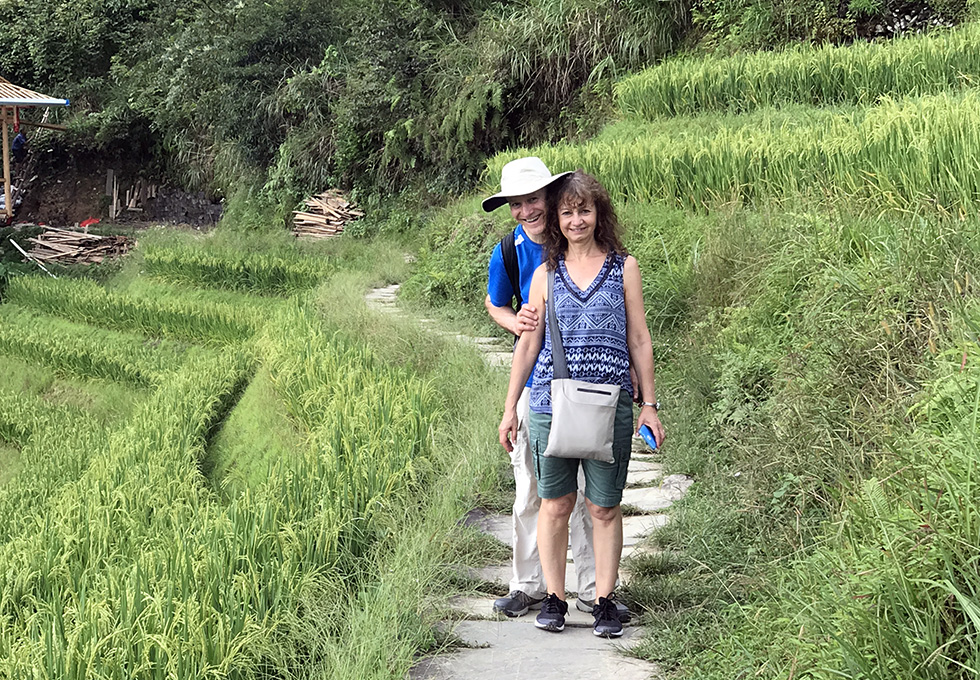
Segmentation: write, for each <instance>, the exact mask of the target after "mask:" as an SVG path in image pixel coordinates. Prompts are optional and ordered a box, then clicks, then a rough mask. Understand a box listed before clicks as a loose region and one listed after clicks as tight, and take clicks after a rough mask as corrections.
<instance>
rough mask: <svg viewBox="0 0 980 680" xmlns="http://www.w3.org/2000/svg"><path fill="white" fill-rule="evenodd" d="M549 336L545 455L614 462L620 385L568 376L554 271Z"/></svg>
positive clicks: (550, 274) (549, 298)
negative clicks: (551, 367)
mask: <svg viewBox="0 0 980 680" xmlns="http://www.w3.org/2000/svg"><path fill="white" fill-rule="evenodd" d="M546 302H547V306H548V333H549V334H550V335H551V355H552V362H553V364H554V375H553V376H552V379H551V409H552V416H551V433H550V434H549V435H548V447H547V448H546V449H545V452H544V455H546V456H550V457H553V458H589V459H592V460H601V461H605V462H607V463H612V462H613V461H614V460H615V459H614V458H613V450H612V445H613V424H614V423H615V421H616V407H617V405H618V404H619V390H620V387H619V385H597V384H595V383H590V382H585V381H582V380H572V379H571V378H569V377H568V366H567V365H566V363H565V348H564V346H563V345H562V341H561V332H560V331H559V330H558V315H557V314H556V313H555V271H554V270H553V269H549V270H548V295H547V300H546Z"/></svg>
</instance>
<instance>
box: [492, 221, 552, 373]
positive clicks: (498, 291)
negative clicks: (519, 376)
mask: <svg viewBox="0 0 980 680" xmlns="http://www.w3.org/2000/svg"><path fill="white" fill-rule="evenodd" d="M514 246H515V249H516V250H517V268H518V270H519V271H520V278H521V299H522V300H524V302H525V303H527V300H528V298H529V297H531V279H532V278H534V270H535V269H537V268H538V267H539V266H540V265H541V258H542V255H543V253H544V247H543V246H542V245H541V244H539V243H535V242H534V241H532V240H531V239H530V238H528V237H527V235H525V234H524V227H523V226H522V225H520V224H518V225H517V228H516V229H515V230H514ZM487 295H489V296H490V303H491V304H492V305H493V306H494V307H504V306H507V305H509V304H510V303H511V302H512V301H513V299H514V297H515V295H514V287H513V286H512V285H510V278H509V277H508V276H507V269H506V268H505V267H504V256H503V255H502V254H501V252H500V244H499V243H498V244H497V245H496V246H494V249H493V253H491V254H490V276H489V278H488V279H487ZM538 311H539V312H540V311H542V310H538ZM532 382H534V372H533V371H532V372H531V377H529V378H528V379H527V383H526V386H527V387H530V386H531V383H532Z"/></svg>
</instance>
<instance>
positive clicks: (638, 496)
mask: <svg viewBox="0 0 980 680" xmlns="http://www.w3.org/2000/svg"><path fill="white" fill-rule="evenodd" d="M397 293H398V286H397V285H394V286H388V287H386V288H378V289H375V290H373V291H371V292H370V293H369V294H368V295H367V296H366V300H367V303H368V305H369V306H371V307H373V308H375V309H380V310H384V311H388V312H394V313H397V307H396V301H397ZM420 322H421V323H422V324H426V325H428V324H435V323H436V322H435V321H434V320H431V319H421V320H420ZM433 331H434V332H439V333H440V334H443V335H448V336H453V337H455V338H456V339H457V340H459V341H460V342H469V343H473V344H475V345H476V346H477V347H478V348H479V349H480V350H481V351H482V352H483V353H484V357H485V358H486V360H487V362H488V363H490V364H491V365H494V366H500V367H501V368H502V369H509V367H510V357H511V353H510V348H509V346H507V345H506V344H505V343H504V342H503V341H501V340H500V339H499V338H473V337H469V336H465V335H457V334H453V333H445V332H441V331H437V330H436V329H433ZM691 484H692V480H691V479H690V478H689V477H686V476H684V475H669V476H667V477H664V476H663V468H662V466H661V465H660V463H659V462H658V461H657V456H656V454H651V452H650V451H649V449H647V447H646V444H645V443H644V442H643V440H641V439H639V438H636V439H634V441H633V457H632V460H631V461H630V469H629V475H628V477H627V488H626V490H625V491H624V493H623V503H624V505H629V506H632V508H633V509H634V510H635V511H636V512H637V513H638V514H633V515H631V516H628V517H625V518H624V519H623V536H624V540H623V560H624V564H623V566H622V568H621V569H620V577H621V579H622V580H623V581H624V582H628V581H629V561H628V558H629V557H630V556H632V555H635V554H637V553H640V552H643V551H645V550H649V549H650V548H649V546H648V545H647V543H646V542H645V541H644V539H645V538H646V537H647V536H648V535H649V533H650V532H651V531H653V530H654V529H657V528H659V527H662V526H663V525H664V524H666V523H667V515H665V514H663V511H664V510H666V509H667V508H669V507H670V506H671V505H672V504H673V503H674V502H675V501H677V500H679V499H680V498H682V497H683V496H684V494H685V493H686V492H687V489H688V488H689V487H690V486H691ZM467 522H468V523H470V524H471V525H473V526H477V527H478V528H479V529H480V530H482V531H484V532H486V533H488V534H490V535H492V536H494V537H496V538H497V539H498V540H499V541H501V542H502V543H505V544H507V545H508V546H509V545H511V523H510V522H511V520H510V515H496V514H487V513H483V512H481V511H479V510H474V511H473V512H471V513H470V515H469V516H468V517H467ZM568 569H569V572H568V575H567V576H566V579H565V580H566V583H569V584H574V583H576V581H577V578H576V577H575V574H574V569H573V565H572V561H571V553H570V552H569V556H568ZM469 571H470V575H471V576H473V577H475V578H476V580H478V581H480V582H483V583H485V584H489V586H490V587H487V588H486V590H491V591H499V592H506V590H507V584H508V582H509V581H510V564H509V563H501V564H496V565H492V566H490V567H483V568H480V569H471V570H469ZM495 598H496V595H486V594H482V593H469V594H461V595H458V596H456V597H454V598H452V600H451V606H452V611H451V612H449V614H448V615H447V621H446V625H447V629H448V630H451V631H452V632H453V633H454V634H455V635H456V636H458V637H459V638H460V640H462V641H463V643H464V645H465V646H463V647H460V648H457V649H454V650H453V651H451V652H449V653H447V654H444V655H440V656H435V657H428V658H425V659H422V660H421V661H419V662H418V663H417V664H416V665H415V666H414V668H413V669H412V671H411V672H410V674H409V677H410V678H411V679H412V680H498V679H503V680H524V679H525V678H527V679H529V680H530V679H534V680H580V679H581V680H586V679H588V680H596V679H597V678H615V679H616V680H649V679H650V678H662V677H663V675H662V673H661V671H660V669H659V667H657V665H656V664H652V663H649V662H646V661H641V660H638V659H634V658H631V657H629V656H626V655H625V654H624V653H623V650H626V649H628V648H629V647H631V646H632V645H635V644H636V643H637V641H638V640H640V638H641V636H642V635H643V634H644V630H643V627H642V626H639V625H636V617H635V616H634V619H633V623H631V624H627V626H626V629H625V632H624V634H623V636H622V637H621V638H619V639H617V640H606V639H602V638H597V637H595V636H594V635H593V634H592V616H591V615H590V614H585V613H583V612H580V611H578V610H577V609H576V608H575V602H574V601H573V600H572V599H569V602H568V604H569V616H568V617H567V619H566V623H565V630H564V631H563V632H562V633H557V634H556V633H546V632H544V631H541V630H538V629H537V628H535V627H534V612H533V611H532V612H531V613H529V614H528V615H526V616H523V617H520V618H517V619H508V618H506V617H502V616H498V615H495V614H494V613H493V611H492V605H493V600H494V599H495Z"/></svg>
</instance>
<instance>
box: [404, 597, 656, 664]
mask: <svg viewBox="0 0 980 680" xmlns="http://www.w3.org/2000/svg"><path fill="white" fill-rule="evenodd" d="M573 606H574V605H573ZM590 618H591V617H590ZM525 619H526V622H525ZM517 621H520V622H519V623H518V622H516V621H515V620H509V621H462V622H460V623H459V624H457V625H456V626H455V627H454V628H453V632H454V633H455V634H456V635H458V636H459V637H460V638H461V639H462V640H464V641H465V642H466V643H467V644H469V645H470V648H463V649H458V650H455V651H453V652H451V653H449V654H446V655H442V656H437V657H429V658H426V659H423V660H421V661H420V662H419V663H417V664H416V665H415V666H414V667H413V669H412V670H411V671H410V672H409V678H411V679H412V680H464V679H465V680H499V679H501V678H506V679H508V680H510V679H513V680H525V679H528V680H530V679H532V678H533V679H534V680H569V678H615V679H616V680H650V679H651V678H654V679H659V678H663V674H662V672H661V670H660V668H658V667H657V666H656V665H655V664H652V663H649V662H647V661H640V660H639V659H632V658H629V657H627V656H625V655H624V654H623V653H622V651H620V650H622V649H624V648H629V647H630V646H631V645H634V644H636V642H637V641H638V640H639V635H638V634H637V631H638V629H636V628H626V629H625V631H624V633H623V636H622V637H621V638H617V639H615V640H608V639H604V638H598V637H596V636H594V635H593V634H592V628H591V625H590V626H589V627H588V628H573V627H566V629H565V630H564V631H563V632H561V633H548V632H546V631H542V630H538V629H537V628H535V627H534V622H533V619H530V618H529V617H522V618H521V619H518V620H517ZM529 641H532V642H533V644H528V642H529ZM518 650H519V651H518Z"/></svg>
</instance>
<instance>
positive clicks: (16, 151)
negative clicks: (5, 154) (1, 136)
mask: <svg viewBox="0 0 980 680" xmlns="http://www.w3.org/2000/svg"><path fill="white" fill-rule="evenodd" d="M10 152H11V154H12V155H13V157H14V162H15V163H18V164H19V163H22V162H23V161H24V159H25V158H27V135H25V134H24V131H23V130H19V131H18V132H17V135H16V136H15V137H14V141H13V142H12V143H11V145H10Z"/></svg>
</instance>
